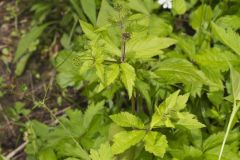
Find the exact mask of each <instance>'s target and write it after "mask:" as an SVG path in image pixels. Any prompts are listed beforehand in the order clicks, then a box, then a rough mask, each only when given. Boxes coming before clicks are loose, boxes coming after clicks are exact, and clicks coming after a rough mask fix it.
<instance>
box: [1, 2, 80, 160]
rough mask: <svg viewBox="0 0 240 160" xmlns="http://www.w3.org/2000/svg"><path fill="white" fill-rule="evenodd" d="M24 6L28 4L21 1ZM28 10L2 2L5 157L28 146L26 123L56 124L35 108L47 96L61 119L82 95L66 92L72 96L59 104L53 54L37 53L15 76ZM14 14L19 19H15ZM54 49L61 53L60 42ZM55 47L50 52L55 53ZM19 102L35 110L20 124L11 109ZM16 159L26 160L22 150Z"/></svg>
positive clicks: (2, 99)
mask: <svg viewBox="0 0 240 160" xmlns="http://www.w3.org/2000/svg"><path fill="white" fill-rule="evenodd" d="M25 1H26V0H25ZM26 3H27V2H26ZM21 4H24V3H22V1H21ZM9 8H11V9H9ZM25 9H26V8H25V6H17V5H16V1H15V0H4V1H1V0H0V77H2V79H3V81H4V83H3V84H2V85H1V82H0V92H2V94H3V95H2V96H1V95H0V155H1V154H3V155H5V156H6V155H8V154H9V153H11V152H12V151H13V150H15V149H16V148H17V147H19V146H20V145H21V144H22V143H24V140H23V139H24V138H23V135H24V132H23V131H24V129H25V128H24V125H23V124H24V122H26V121H27V120H33V119H34V120H38V121H41V122H43V123H52V122H53V121H54V120H53V119H52V118H51V116H50V114H49V113H48V112H47V111H46V110H44V109H43V108H41V107H34V106H36V103H37V102H41V101H42V100H43V99H44V97H45V96H46V97H48V98H47V99H46V102H45V104H46V105H47V106H48V107H49V108H50V109H51V110H53V112H54V113H56V115H57V116H60V115H61V114H63V111H64V110H65V109H66V108H69V107H74V106H73V105H72V104H70V103H69V102H68V99H71V98H72V97H76V94H78V93H76V92H75V91H73V92H68V91H66V92H68V94H67V95H68V97H63V98H62V99H63V100H62V103H61V104H59V103H58V102H57V99H58V98H59V96H60V97H61V95H62V90H60V89H59V87H58V86H57V85H56V84H55V79H54V78H55V70H54V68H53V66H52V65H51V62H50V56H51V53H48V54H44V55H47V57H46V56H42V55H43V54H41V53H34V55H33V56H32V57H31V58H30V60H29V62H28V65H27V66H26V69H25V71H24V73H23V74H22V75H21V76H19V77H17V76H16V75H15V73H14V68H15V64H14V63H13V62H12V61H13V57H14V53H15V51H16V48H17V44H18V40H19V39H20V37H21V35H22V34H23V33H24V32H27V31H28V30H29V28H30V27H29V26H30V23H31V15H30V14H29V13H27V12H26V11H25ZM14 12H16V15H17V16H12V15H13V13H14ZM16 17H17V18H16ZM51 47H52V48H53V49H54V52H57V51H58V49H59V42H56V43H55V44H52V46H51ZM52 48H50V49H49V51H51V52H52V51H53V49H52ZM38 52H40V51H38ZM48 87H49V89H48V90H47V91H46V88H48ZM0 94H1V93H0ZM16 102H22V103H24V104H25V107H26V108H27V109H29V110H30V111H31V112H30V114H28V115H27V116H24V115H21V114H19V115H18V116H19V119H18V120H17V121H16V120H15V119H14V117H11V114H10V113H11V111H10V108H13V106H14V105H15V103H16ZM58 106H60V107H58ZM12 159H17V160H24V159H26V157H25V154H24V152H22V151H21V152H19V153H17V154H16V155H15V156H14V157H13V158H12Z"/></svg>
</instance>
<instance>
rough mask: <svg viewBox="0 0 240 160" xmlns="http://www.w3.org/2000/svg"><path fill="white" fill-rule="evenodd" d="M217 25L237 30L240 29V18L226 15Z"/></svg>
mask: <svg viewBox="0 0 240 160" xmlns="http://www.w3.org/2000/svg"><path fill="white" fill-rule="evenodd" d="M216 23H217V24H218V25H219V26H221V27H224V28H229V27H230V28H232V29H233V30H237V29H239V28H240V17H239V16H237V15H226V16H222V17H220V18H219V19H218V20H217V21H216Z"/></svg>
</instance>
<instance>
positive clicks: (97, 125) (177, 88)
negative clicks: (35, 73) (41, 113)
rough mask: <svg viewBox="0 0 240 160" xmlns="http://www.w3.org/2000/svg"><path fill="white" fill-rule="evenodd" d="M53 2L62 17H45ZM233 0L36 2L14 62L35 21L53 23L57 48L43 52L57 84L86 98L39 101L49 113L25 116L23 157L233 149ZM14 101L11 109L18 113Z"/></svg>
mask: <svg viewBox="0 0 240 160" xmlns="http://www.w3.org/2000/svg"><path fill="white" fill-rule="evenodd" d="M55 3H56V7H59V8H61V7H63V13H64V17H63V19H64V20H63V21H61V20H58V21H57V22H51V21H48V18H47V17H48V16H49V15H51V13H52V10H51V9H52V8H53V7H54V6H55ZM239 5H240V2H239V1H238V0H230V1H197V0H173V7H172V9H167V10H166V9H164V8H163V7H162V6H161V5H160V4H159V3H158V2H157V1H154V0H124V1H122V0H113V1H112V0H95V1H94V0H89V1H85V0H80V1H77V0H70V1H69V2H62V5H61V1H58V0H55V1H54V2H52V1H51V2H50V1H46V2H42V1H38V2H36V3H35V5H33V6H32V10H33V11H34V13H35V16H36V17H38V18H39V20H40V24H39V23H37V25H36V26H35V27H33V28H32V29H31V31H30V32H28V33H27V34H26V35H25V36H24V37H23V38H22V39H21V40H20V42H19V46H18V49H17V52H16V55H15V62H17V61H18V60H19V63H17V66H19V65H21V67H20V66H19V67H20V68H19V67H17V70H16V72H17V73H18V74H19V75H20V74H21V73H22V71H23V68H24V66H25V64H26V61H27V60H28V58H29V56H30V55H31V54H32V51H34V50H35V49H36V48H35V47H34V49H31V47H32V43H34V42H35V41H37V39H39V40H40V36H41V34H42V35H44V30H45V31H47V30H50V29H51V27H53V28H54V27H56V26H55V23H58V24H62V29H63V30H64V29H65V30H66V31H63V30H62V31H61V32H60V33H61V34H62V36H61V40H60V41H61V45H62V50H61V51H59V52H58V53H57V55H56V56H54V57H53V58H52V64H53V66H54V67H55V69H56V71H57V75H56V81H57V84H58V85H59V87H60V88H61V89H62V90H63V91H66V90H67V89H68V88H73V89H75V90H78V91H80V93H79V94H80V95H81V97H84V98H86V99H87V103H86V104H87V105H86V104H83V106H82V107H83V108H82V110H84V107H85V108H86V109H85V111H82V110H80V109H76V110H75V109H69V110H68V111H66V113H65V114H64V115H62V116H61V117H56V116H54V114H53V113H52V111H51V110H50V109H48V107H47V106H45V105H43V106H42V107H43V108H44V109H47V110H48V112H50V114H51V115H52V117H53V119H54V120H55V121H56V123H54V124H50V125H46V124H44V123H42V122H38V121H36V120H29V121H28V122H27V123H26V125H25V130H26V131H25V135H26V137H25V139H27V141H28V144H27V147H26V149H25V152H26V153H27V157H28V159H33V160H34V159H40V160H43V159H49V160H56V159H64V160H71V159H72V160H77V159H79V160H80V159H84V160H90V159H92V160H114V159H126V160H139V159H140V160H141V159H144V160H152V159H156V160H160V159H161V160H170V159H173V160H190V159H191V160H192V159H194V160H215V159H218V160H238V159H240V152H239V146H240V131H239V125H240V123H239V115H240V112H239V106H240V104H239V100H240V84H239V82H240V67H239V66H240V60H239V56H240V48H239V44H240V37H239V29H240V24H239V19H240V12H239V9H238V8H239V7H238V6H239ZM168 8H171V7H168ZM57 15H58V14H57ZM69 17H70V18H69ZM68 18H69V19H68ZM34 23H36V22H34ZM68 24H69V25H68ZM70 24H71V25H70ZM60 26H61V25H60ZM69 26H71V27H69ZM55 29H56V28H55ZM34 44H35V43H34ZM37 44H38V43H37ZM35 45H36V44H35ZM26 56H27V57H26ZM24 57H25V58H24ZM20 61H23V62H24V63H22V62H20ZM22 108H23V106H22V107H21V105H20V107H19V104H18V107H17V106H16V107H15V108H14V109H13V110H12V113H13V114H15V115H17V114H18V113H22V114H28V112H29V111H28V110H24V109H22ZM15 117H16V119H18V117H17V116H15Z"/></svg>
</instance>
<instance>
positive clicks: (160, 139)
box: [144, 131, 168, 158]
mask: <svg viewBox="0 0 240 160" xmlns="http://www.w3.org/2000/svg"><path fill="white" fill-rule="evenodd" d="M144 142H145V150H146V151H148V152H150V153H153V154H154V155H155V156H158V157H161V158H163V156H164V154H165V153H166V149H167V148H168V141H167V138H166V136H165V135H162V134H161V133H159V132H152V131H151V132H149V133H147V134H146V136H145V137H144Z"/></svg>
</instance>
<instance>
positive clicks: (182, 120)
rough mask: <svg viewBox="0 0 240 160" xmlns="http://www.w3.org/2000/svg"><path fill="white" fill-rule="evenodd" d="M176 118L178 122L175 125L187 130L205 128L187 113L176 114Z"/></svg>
mask: <svg viewBox="0 0 240 160" xmlns="http://www.w3.org/2000/svg"><path fill="white" fill-rule="evenodd" d="M178 118H179V120H178V121H177V123H176V124H177V125H180V126H183V127H185V128H187V129H190V130H192V129H198V128H203V127H205V125H204V124H202V123H200V122H199V121H198V120H197V119H196V118H195V116H194V115H193V114H190V113H188V112H181V113H178Z"/></svg>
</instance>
